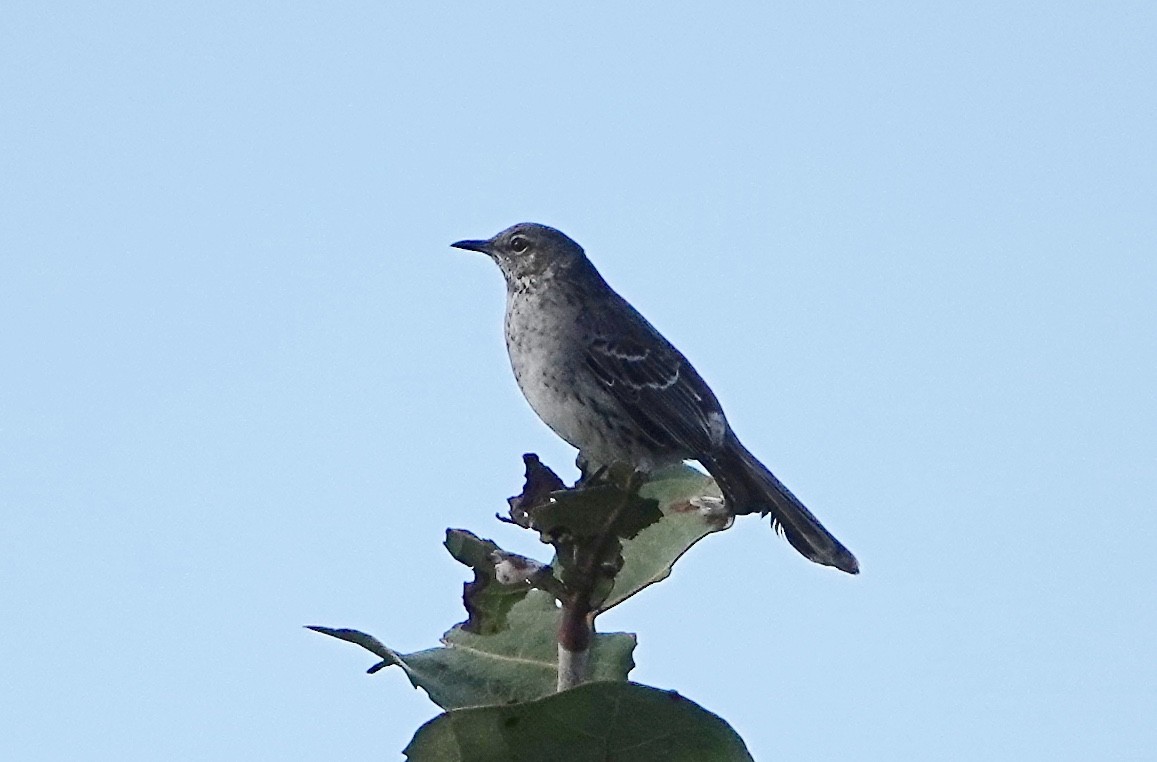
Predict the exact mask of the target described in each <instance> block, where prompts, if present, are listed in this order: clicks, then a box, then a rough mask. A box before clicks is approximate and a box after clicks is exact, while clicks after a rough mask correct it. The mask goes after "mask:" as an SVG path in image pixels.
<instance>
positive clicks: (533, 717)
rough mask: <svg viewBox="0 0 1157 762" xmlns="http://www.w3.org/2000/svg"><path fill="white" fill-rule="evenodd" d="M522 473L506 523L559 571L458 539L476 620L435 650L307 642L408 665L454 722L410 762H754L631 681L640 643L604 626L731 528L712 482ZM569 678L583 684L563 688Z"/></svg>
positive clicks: (717, 724) (721, 726) (709, 727)
mask: <svg viewBox="0 0 1157 762" xmlns="http://www.w3.org/2000/svg"><path fill="white" fill-rule="evenodd" d="M524 461H525V464H526V485H525V487H524V489H523V491H522V494H520V495H518V496H517V497H513V498H511V499H510V500H509V518H506V517H502V516H500V517H499V518H500V519H502V520H503V521H506V522H509V523H512V524H516V525H518V526H522V527H524V528H526V529H528V530H531V531H534V532H537V533H538V536H539V538H540V539H541V540H542V541H543V542H544V543H547V544H550V545H551V546H553V548H554V551H555V553H554V559H553V561H552V562H551V563H550V564H543V563H540V562H537V561H534V560H533V559H529V558H526V557H523V556H519V555H517V554H513V553H508V552H506V551H504V550H502V549H501V548H499V547H498V546H497V545H496V544H495V543H494V542H492V541H490V540H485V539H482V538H479V537H478V536H476V535H474V534H472V533H471V532H468V531H466V530H462V529H450V530H447V533H446V541H445V546H446V549H447V550H448V551H449V552H450V554H451V555H452V556H453V557H454V558H455V559H457V560H458V561H459V562H461V563H462V564H464V565H466V566H468V567H470V568H471V569H473V571H474V579H473V580H471V581H470V582H467V583H466V584H465V586H464V590H463V596H462V597H463V603H464V605H465V608H466V611H467V619H466V621H464V622H461V623H459V624H457V625H455V626H454V627H452V628H451V629H450V630H449V631H447V632H446V633H445V634H444V635H443V636H442V644H441V645H440V646H438V647H435V648H430V649H427V650H424V651H418V652H416V653H411V654H401V653H398V652H397V651H394V650H393V649H391V648H389V647H388V646H386V645H385V644H383V643H382V642H381V641H379V640H378V639H377V638H374V637H373V636H371V635H367V634H365V633H363V632H359V631H357V630H350V629H333V628H328V627H319V626H314V627H310V629H312V630H314V631H316V632H320V633H323V634H325V635H330V636H332V637H335V638H338V639H340V640H345V641H348V642H350V643H354V644H356V645H359V646H361V647H362V648H365V649H366V650H368V651H370V652H371V653H373V654H375V655H376V656H377V657H378V658H379V659H380V661H379V662H377V663H376V664H375V665H374V666H372V667H371V668H370V669H369V672H370V673H375V672H378V671H379V670H381V669H383V668H385V667H389V666H396V667H398V668H400V669H401V670H402V671H403V672H404V673H405V674H406V676H407V677H408V678H409V679H410V682H411V683H412V684H413V685H414V687H416V688H421V689H422V690H424V691H425V692H426V694H427V695H428V696H429V697H430V699H431V700H432V701H434V703H436V704H437V705H438V706H439V707H441V708H442V709H443V710H445V711H444V713H443V714H441V715H439V716H438V717H437V718H435V719H434V720H432V721H430V722H429V723H427V724H426V725H424V726H423V727H422V728H421V729H420V730H419V731H418V733H417V734H416V735H415V736H414V739H413V740H412V741H411V743H410V745H409V746H408V747H407V749H406V754H407V756H408V758H409V759H410V760H413V761H414V762H418V761H419V760H421V761H426V760H439V761H440V760H479V761H482V760H522V759H525V760H537V759H554V758H557V759H567V760H580V761H581V760H585V759H591V760H596V759H598V760H612V759H622V760H628V759H629V760H640V761H641V762H645V761H646V760H652V759H653V760H697V759H712V760H715V759H718V760H746V759H750V757H749V756H748V754H747V752H746V749H745V747H744V745H743V742H742V741H741V740H740V739H739V737H738V736H737V735H736V734H735V732H734V731H733V730H731V728H730V727H729V726H728V725H727V724H726V723H725V722H723V721H722V720H721V719H719V718H718V717H716V716H715V715H712V714H710V713H709V712H707V711H706V710H704V709H702V708H700V707H699V706H697V705H695V704H694V703H692V702H690V701H688V700H687V699H685V698H683V697H681V696H679V695H678V694H676V693H672V692H666V691H661V690H658V689H656V688H650V687H647V686H642V685H638V684H636V683H631V682H628V674H629V673H630V671H631V669H632V668H633V667H634V661H633V659H632V654H633V651H634V647H635V642H636V640H635V636H634V635H633V634H628V633H596V632H595V628H594V624H595V619H596V617H597V616H598V615H599V614H600V613H602V612H604V611H606V610H608V609H610V608H612V607H614V606H617V605H619V604H621V603H622V602H623V601H625V600H627V599H628V598H630V597H631V596H633V595H635V594H636V593H638V592H639V591H640V590H643V589H645V588H646V587H648V586H650V585H652V584H655V583H656V582H659V581H661V580H663V579H665V578H666V577H667V576H669V575H670V573H671V569H672V566H673V565H674V563H675V562H676V561H677V560H678V559H679V558H680V557H681V556H682V555H683V554H684V553H686V552H687V550H688V549H690V548H691V547H692V546H693V545H694V544H695V543H697V542H698V541H699V540H701V539H703V538H704V537H705V536H707V535H708V534H710V533H711V532H714V531H718V530H720V529H725V528H727V527H728V526H730V523H731V517H730V515H729V514H728V513H727V512H726V511H724V510H723V505H722V501H721V500H720V498H719V497H718V493H717V491H715V488H714V484H713V483H712V481H711V480H710V479H709V478H708V477H706V476H704V475H702V474H700V473H699V472H698V471H695V470H694V469H691V468H688V467H685V466H680V467H677V468H673V469H668V470H666V471H663V472H659V473H657V474H653V475H651V476H650V477H649V479H647V480H646V481H645V482H644V481H643V479H642V477H641V475H640V474H636V473H630V472H624V471H621V470H616V469H611V470H609V471H607V472H604V473H601V474H597V475H594V476H592V477H590V478H588V479H586V480H585V481H584V482H583V483H582V484H580V485H579V486H576V487H574V488H570V489H567V488H566V487H565V486H564V485H563V483H562V481H561V480H559V479H558V477H557V476H556V475H555V474H554V473H553V472H552V471H551V470H550V469H549V468H547V467H546V466H544V465H542V464H541V463H540V462H539V461H538V458H537V457H536V456H534V455H527V456H525V458H524ZM560 654H562V655H565V656H566V657H567V662H566V665H564V660H563V659H562V658H560ZM576 654H577V656H578V657H579V658H577V661H574V663H573V664H571V663H570V662H571V660H572V659H574V657H575V655H576ZM571 669H577V670H579V671H578V673H577V674H578V675H579V680H577V681H574V682H566V681H564V680H563V674H564V672H568V670H571ZM568 673H569V672H568ZM579 682H581V683H582V684H577V683H579ZM572 684H573V685H577V687H570V686H571V685H572ZM562 688H565V690H561V689H562ZM560 749H565V752H562V751H560ZM560 755H563V756H560Z"/></svg>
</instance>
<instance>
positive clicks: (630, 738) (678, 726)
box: [406, 682, 751, 762]
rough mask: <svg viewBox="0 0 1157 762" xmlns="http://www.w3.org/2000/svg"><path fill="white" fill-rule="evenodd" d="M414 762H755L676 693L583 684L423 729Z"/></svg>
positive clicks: (451, 715)
mask: <svg viewBox="0 0 1157 762" xmlns="http://www.w3.org/2000/svg"><path fill="white" fill-rule="evenodd" d="M406 758H407V759H408V760H410V762H510V761H511V760H516V761H521V760H526V761H527V762H529V761H531V760H546V759H559V760H567V762H701V761H702V760H712V762H750V761H751V755H750V754H749V753H748V752H747V747H746V746H745V745H744V743H743V740H742V739H741V738H740V737H739V735H738V734H736V732H735V731H734V730H733V729H732V728H731V727H730V726H729V725H728V724H727V723H726V722H724V721H723V720H721V719H720V718H719V717H717V716H716V715H714V714H712V713H710V712H708V711H707V710H705V709H703V708H702V707H700V706H699V705H698V704H695V703H694V702H692V701H689V700H687V699H685V698H683V697H682V696H680V695H679V694H677V693H674V692H670V691H662V690H659V689H657V688H650V687H648V686H645V685H639V684H637V683H624V682H610V683H586V684H585V685H581V686H579V687H577V688H574V689H572V690H569V691H564V692H563V693H557V694H554V695H553V696H549V697H547V698H543V699H539V700H537V701H530V702H526V703H522V704H516V705H511V706H490V707H481V708H475V709H463V710H457V711H452V712H447V713H445V714H442V715H439V716H438V717H435V718H434V719H433V720H431V721H430V722H428V723H426V724H425V725H423V726H422V727H421V728H420V729H419V730H418V732H417V733H416V734H415V735H414V738H413V740H412V741H410V744H409V746H407V747H406Z"/></svg>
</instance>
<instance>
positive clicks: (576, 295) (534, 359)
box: [451, 222, 860, 574]
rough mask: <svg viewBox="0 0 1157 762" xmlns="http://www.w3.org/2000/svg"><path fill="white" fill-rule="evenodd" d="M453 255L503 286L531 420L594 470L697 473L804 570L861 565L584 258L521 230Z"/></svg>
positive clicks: (557, 239) (558, 239) (555, 239)
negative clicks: (489, 269) (679, 467)
mask: <svg viewBox="0 0 1157 762" xmlns="http://www.w3.org/2000/svg"><path fill="white" fill-rule="evenodd" d="M451 246H453V247H454V248H457V249H464V250H467V251H474V252H480V253H482V254H485V255H486V256H488V257H489V258H490V259H492V260H493V261H494V262H495V263H496V264H497V265H498V267H499V269H500V270H501V271H502V275H503V277H504V278H505V280H506V314H505V320H504V323H505V334H506V348H507V352H508V354H509V356H510V364H511V366H512V368H513V370H514V377H515V379H516V380H517V382H518V386H519V388H520V389H521V390H522V393H523V395H524V396H525V397H526V400H527V401H528V402H529V403H530V406H531V408H532V409H533V410H534V412H535V413H536V414H537V415H538V417H539V418H541V419H542V420H543V422H544V423H546V425H547V426H548V427H550V428H551V429H552V430H553V431H554V432H555V433H556V434H558V435H559V436H560V437H561V438H562V439H564V440H565V441H566V442H568V443H569V444H570V445H571V446H573V447H575V448H577V449H578V451H579V458H580V461H582V462H585V464H587V465H588V467H590V468H597V467H601V466H609V465H611V464H614V463H627V464H629V465H630V466H632V467H633V468H635V469H637V470H640V471H644V472H652V471H655V470H658V469H661V468H663V467H666V466H669V465H673V464H676V463H681V462H684V461H696V462H698V463H699V464H700V465H701V466H702V467H703V468H704V469H706V471H707V472H708V473H709V474H710V475H711V476H712V478H713V479H714V480H715V482H716V484H717V485H718V487H719V489H720V491H721V492H722V493H723V500H724V504H725V506H726V508H727V510H728V511H729V512H730V513H731V514H733V515H744V514H750V513H756V512H758V513H760V514H761V515H767V514H770V515H771V522H772V526H773V527H775V528H776V529H777V530H778V531H779V532H780V533H781V534H782V535H783V536H784V537H785V538H786V539H787V541H788V542H789V543H790V544H791V545H792V547H794V548H795V549H796V550H797V551H799V552H800V553H801V554H802V555H803V556H804V557H805V558H807V559H809V560H811V561H814V562H815V563H817V564H823V565H825V566H831V567H834V568H836V569H839V570H840V571H844V572H847V573H849V574H858V573H859V570H860V566H859V562H858V561H857V560H856V557H855V556H854V555H852V553H851V551H849V550H848V549H847V548H845V547H844V546H843V545H842V544H841V543H840V541H839V540H837V539H836V538H835V537H834V536H833V535H832V534H831V533H830V532H829V531H828V530H827V529H825V528H824V526H823V525H822V524H821V523H820V522H819V520H818V519H817V518H816V517H815V516H814V515H812V513H811V511H809V510H808V509H807V508H806V507H805V506H804V504H803V503H802V502H801V501H800V500H799V499H798V498H797V497H796V496H795V495H794V494H792V492H791V490H789V489H788V488H787V487H786V486H784V484H783V483H782V482H780V480H779V479H777V478H776V477H775V475H774V474H772V472H771V471H770V470H769V469H768V468H767V467H766V466H764V465H763V463H761V462H760V461H759V459H758V458H756V457H755V456H754V455H753V454H752V453H751V452H750V451H749V450H748V449H747V448H746V447H744V446H743V444H742V443H741V442H740V441H739V438H738V437H737V436H736V435H735V432H734V431H733V430H732V428H731V425H730V424H729V423H728V421H727V418H726V416H725V415H724V413H723V408H722V407H721V406H720V404H719V400H718V399H717V398H716V396H715V394H714V392H712V391H711V388H710V387H709V386H708V385H707V383H706V382H705V381H704V380H703V378H702V376H700V375H699V373H698V372H697V371H696V370H695V368H694V367H693V366H692V365H691V363H690V362H688V361H687V358H686V357H684V356H683V354H682V353H681V352H680V351H679V350H678V349H676V348H675V347H674V346H673V345H672V344H671V343H670V342H669V341H667V339H665V338H664V337H663V335H662V334H661V333H659V331H658V330H656V329H655V327H654V326H652V325H651V323H649V322H648V321H647V319H646V318H644V317H643V316H642V315H641V314H640V313H639V312H638V310H636V309H635V308H634V307H633V306H631V304H630V303H629V302H627V300H626V299H624V298H623V297H621V296H619V294H618V293H617V292H615V290H614V289H612V288H611V287H610V285H608V284H607V282H606V281H605V280H604V279H603V277H602V275H600V274H599V272H598V270H597V269H595V266H594V264H592V263H591V261H590V260H589V259H588V258H587V256H586V252H585V251H584V250H583V248H582V247H581V246H580V245H579V244H578V243H576V242H575V241H573V240H571V238H569V237H568V236H567V235H566V234H565V233H563V232H561V231H559V230H556V229H555V228H552V227H549V226H547V225H541V224H538V223H533V222H523V223H519V224H517V225H513V226H511V227H509V228H507V229H505V230H503V231H501V232H500V233H498V234H497V235H495V236H494V237H492V238H489V239H486V240H464V241H458V242H456V243H453V244H451Z"/></svg>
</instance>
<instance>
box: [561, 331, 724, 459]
mask: <svg viewBox="0 0 1157 762" xmlns="http://www.w3.org/2000/svg"><path fill="white" fill-rule="evenodd" d="M632 311H633V310H632ZM633 317H635V318H637V320H627V321H623V320H608V319H603V320H597V321H595V324H594V326H593V327H594V331H593V338H592V339H591V340H590V341H589V342H588V343H587V346H586V355H585V357H584V359H585V361H586V364H587V367H588V368H590V370H591V372H592V373H593V374H594V376H595V378H597V379H598V380H599V382H600V383H601V384H602V385H603V386H604V387H605V388H606V389H607V391H609V392H610V394H611V395H612V396H613V397H614V398H615V399H616V400H618V402H619V403H620V404H621V405H622V406H623V408H624V410H626V412H627V414H628V415H629V416H630V417H631V419H632V420H633V421H634V422H635V424H636V425H637V426H638V427H639V428H640V429H641V430H642V431H643V432H644V433H645V434H646V435H647V436H648V437H649V438H651V439H652V440H653V441H654V443H655V444H656V445H657V446H659V447H661V448H663V449H667V450H675V451H683V452H686V453H688V454H692V455H693V454H702V453H707V452H711V451H713V450H715V449H716V448H717V447H719V445H720V443H721V442H722V439H723V435H724V432H725V430H726V427H727V424H726V421H725V419H724V417H723V411H722V410H721V409H720V406H719V401H718V400H716V399H715V395H714V394H713V393H712V392H711V389H710V388H708V386H707V384H706V382H704V381H703V379H702V378H700V376H699V374H698V373H696V372H695V369H694V368H693V367H691V364H690V363H689V362H687V359H686V358H685V357H683V355H682V354H680V353H679V351H678V350H677V349H675V348H674V347H673V346H671V344H670V343H669V342H668V341H667V340H666V339H664V338H663V337H662V336H661V335H660V334H659V332H658V331H656V330H655V329H654V328H653V327H652V326H651V325H650V323H648V322H647V321H646V320H645V319H644V318H643V317H642V316H641V315H638V313H635V314H634V315H633Z"/></svg>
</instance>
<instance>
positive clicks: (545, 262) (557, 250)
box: [450, 222, 586, 283]
mask: <svg viewBox="0 0 1157 762" xmlns="http://www.w3.org/2000/svg"><path fill="white" fill-rule="evenodd" d="M450 245H451V246H453V247H454V248H456V249H466V250H467V251H480V252H482V253H483V254H485V255H486V256H488V257H490V258H491V259H493V260H494V261H495V262H497V263H498V266H499V267H500V268H502V274H503V275H504V276H505V277H506V280H507V282H508V283H514V282H517V281H520V280H525V279H528V278H532V277H533V276H536V275H541V274H543V273H546V272H549V271H554V270H557V269H560V268H566V267H570V266H571V265H574V264H575V263H578V262H583V261H585V260H586V255H585V254H584V253H583V249H582V247H581V246H579V245H578V244H577V243H575V242H574V241H572V240H571V239H570V238H568V237H567V236H566V235H565V234H564V233H562V232H561V231H558V230H555V229H554V228H552V227H547V226H546V225H539V224H538V223H535V222H520V223H518V224H517V225H512V226H511V227H508V228H507V229H506V230H503V231H502V232H501V233H499V234H498V235H496V236H494V237H493V238H491V239H489V240H486V241H458V242H457V243H453V244H450Z"/></svg>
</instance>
